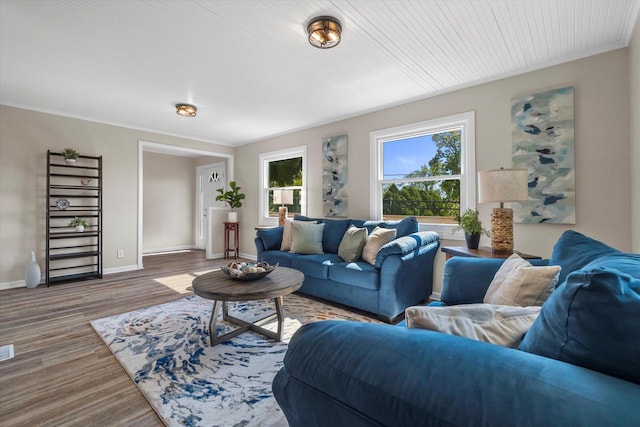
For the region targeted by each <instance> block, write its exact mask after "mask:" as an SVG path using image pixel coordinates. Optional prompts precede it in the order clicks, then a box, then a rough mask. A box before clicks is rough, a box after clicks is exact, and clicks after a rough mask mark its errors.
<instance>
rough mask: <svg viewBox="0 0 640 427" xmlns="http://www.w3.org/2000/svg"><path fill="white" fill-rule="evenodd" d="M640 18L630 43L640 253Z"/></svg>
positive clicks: (635, 225)
mask: <svg viewBox="0 0 640 427" xmlns="http://www.w3.org/2000/svg"><path fill="white" fill-rule="evenodd" d="M639 22H640V20H639V21H638V22H636V29H635V32H634V35H633V38H632V40H631V44H630V45H629V77H630V79H629V80H630V90H629V92H630V93H631V105H630V107H631V113H630V117H631V156H630V157H631V186H632V188H631V205H632V208H631V218H632V240H633V241H632V247H633V251H634V252H638V253H640V23H639Z"/></svg>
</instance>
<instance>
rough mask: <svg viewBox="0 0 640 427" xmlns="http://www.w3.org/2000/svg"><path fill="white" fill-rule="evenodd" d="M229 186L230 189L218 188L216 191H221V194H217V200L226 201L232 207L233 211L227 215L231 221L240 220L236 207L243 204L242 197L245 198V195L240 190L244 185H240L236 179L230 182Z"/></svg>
mask: <svg viewBox="0 0 640 427" xmlns="http://www.w3.org/2000/svg"><path fill="white" fill-rule="evenodd" d="M229 188H230V190H229V191H224V189H223V188H218V189H217V190H216V191H217V192H218V193H220V195H218V196H216V201H217V202H221V201H222V202H225V203H227V204H228V205H229V207H230V208H231V212H229V214H228V217H227V219H228V221H229V222H238V213H237V212H235V211H234V209H235V208H239V207H241V206H242V199H244V197H245V195H244V194H242V193H241V192H240V189H241V188H242V187H238V185H237V184H236V182H235V181H231V182H229Z"/></svg>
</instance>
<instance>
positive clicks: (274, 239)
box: [257, 227, 284, 251]
mask: <svg viewBox="0 0 640 427" xmlns="http://www.w3.org/2000/svg"><path fill="white" fill-rule="evenodd" d="M283 228H284V227H274V228H269V229H265V230H260V231H258V233H257V234H258V237H260V239H261V240H262V244H263V246H264V250H265V251H272V250H277V249H280V245H281V242H282V233H283V231H284V230H283Z"/></svg>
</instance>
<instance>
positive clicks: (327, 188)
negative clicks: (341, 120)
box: [322, 135, 349, 217]
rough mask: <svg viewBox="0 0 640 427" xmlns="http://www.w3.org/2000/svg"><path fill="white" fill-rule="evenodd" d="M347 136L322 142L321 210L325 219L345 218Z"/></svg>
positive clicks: (347, 203) (346, 206)
mask: <svg viewBox="0 0 640 427" xmlns="http://www.w3.org/2000/svg"><path fill="white" fill-rule="evenodd" d="M348 206H349V197H348V193H347V135H339V136H333V137H330V138H324V139H323V140H322V210H323V213H324V216H325V217H346V216H347V208H348Z"/></svg>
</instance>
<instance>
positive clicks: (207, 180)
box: [196, 162, 226, 249]
mask: <svg viewBox="0 0 640 427" xmlns="http://www.w3.org/2000/svg"><path fill="white" fill-rule="evenodd" d="M196 173H197V178H196V179H197V185H196V187H197V189H198V194H197V197H196V201H197V202H196V204H197V206H196V212H197V213H198V217H197V219H196V224H197V227H196V228H197V230H196V246H197V247H198V249H205V248H206V246H207V239H208V238H209V237H210V234H211V233H209V232H208V229H207V228H208V218H207V212H208V211H209V208H210V207H213V208H220V209H224V207H225V203H224V202H216V196H217V195H218V194H219V193H218V192H217V191H216V190H217V189H218V188H223V189H224V188H225V184H226V163H225V162H220V163H213V164H210V165H204V166H198V167H197V168H196Z"/></svg>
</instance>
